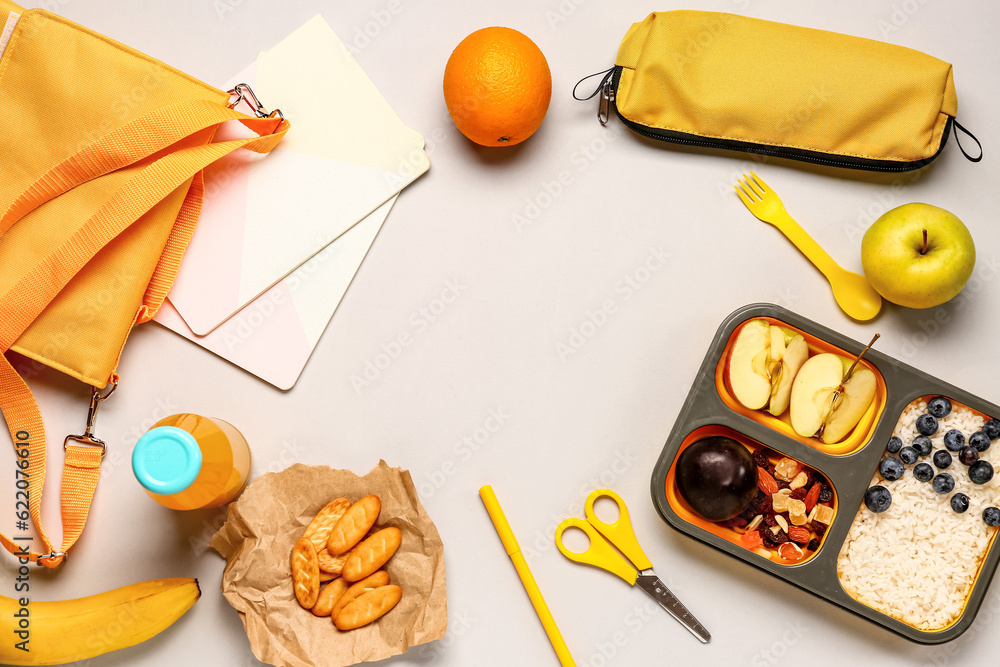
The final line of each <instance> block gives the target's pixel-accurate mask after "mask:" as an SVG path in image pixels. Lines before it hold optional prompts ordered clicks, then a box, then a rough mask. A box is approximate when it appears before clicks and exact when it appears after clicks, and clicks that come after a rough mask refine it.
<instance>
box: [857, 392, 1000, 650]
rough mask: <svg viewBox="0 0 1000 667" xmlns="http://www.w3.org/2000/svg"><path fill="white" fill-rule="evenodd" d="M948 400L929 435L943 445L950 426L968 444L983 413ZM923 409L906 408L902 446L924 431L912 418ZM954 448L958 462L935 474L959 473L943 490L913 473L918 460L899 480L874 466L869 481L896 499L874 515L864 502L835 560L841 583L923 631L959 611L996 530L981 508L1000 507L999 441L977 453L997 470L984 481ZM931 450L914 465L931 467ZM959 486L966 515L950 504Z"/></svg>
mask: <svg viewBox="0 0 1000 667" xmlns="http://www.w3.org/2000/svg"><path fill="white" fill-rule="evenodd" d="M951 403H952V411H951V413H949V414H948V415H947V416H946V417H944V418H942V419H939V420H938V431H937V433H935V434H934V435H933V436H931V442H932V444H933V445H934V450H933V451H937V450H939V449H945V446H944V434H945V433H947V432H948V431H949V430H950V429H953V428H957V429H959V430H960V431H961V432H962V433H963V434H964V435H965V440H966V443H968V441H969V436H971V435H972V434H973V433H975V432H976V431H978V430H980V429H981V428H982V426H983V418H982V417H981V416H979V415H977V414H975V413H973V412H972V411H971V410H969V409H968V408H966V407H965V406H962V405H960V404H958V403H956V402H955V401H952V402H951ZM926 411H927V402H926V401H925V400H923V399H918V400H916V401H914V402H913V403H911V404H910V405H908V406H907V407H906V409H905V410H904V411H903V415H902V416H901V417H900V418H899V422H898V423H897V424H896V428H895V430H894V431H893V435H895V436H897V437H898V438H900V439H901V440H902V441H903V446H904V447H905V446H907V445H909V444H910V443H912V442H913V439H914V438H915V437H917V436H918V435H920V433H919V432H918V431H917V429H916V425H915V422H916V420H917V417H919V416H920V415H922V414H924V413H925V412H926ZM878 444H879V443H873V444H872V446H878ZM951 454H952V457H953V461H952V464H951V466H949V467H948V468H947V469H946V470H944V471H939V470H938V469H937V467H934V473H935V474H937V473H938V472H948V473H951V475H952V477H954V478H955V489H954V490H953V491H952V492H951V493H946V494H938V493H936V492H935V491H934V489H933V488H932V487H931V484H930V482H918V481H917V480H916V478H914V477H913V467H914V466H915V465H916V464H913V465H908V466H906V472H905V473H904V474H903V477H902V478H900V479H898V480H896V481H894V482H887V481H884V480H882V478H881V476H880V475H879V474H878V471H876V473H875V476H874V477H873V478H872V481H871V484H881V485H882V486H884V487H886V488H887V489H889V491H890V493H892V505H891V506H890V507H889V509H888V510H886V511H885V512H883V513H881V514H876V513H874V512H871V511H870V510H868V508H866V507H865V506H864V504H862V505H861V508H860V509H859V511H858V514H857V516H856V517H855V518H854V523H853V524H852V526H851V530H850V533H848V536H847V540H846V542H845V543H844V546H843V549H842V550H841V552H840V556H839V558H838V560H837V573H838V576H839V577H840V583H841V584H842V585H843V587H844V590H846V591H847V593H848V594H850V595H851V596H852V597H854V598H855V599H856V600H858V601H859V602H861V603H863V604H866V605H868V606H870V607H873V608H874V609H876V610H878V611H880V612H882V613H884V614H887V615H889V616H892V617H894V618H896V619H899V620H901V621H903V622H904V623H908V624H909V625H912V626H913V627H915V628H917V629H919V630H926V631H935V630H942V629H944V628H946V627H948V626H949V625H951V624H952V623H953V622H955V621H956V620H957V619H958V618H959V617H960V616H961V615H962V612H963V610H964V609H965V602H966V599H967V597H968V594H969V591H970V590H971V589H972V586H973V584H974V583H975V579H976V575H977V573H978V572H979V566H980V564H981V563H982V561H983V559H984V558H985V556H986V553H987V551H988V550H989V547H990V544H991V539H992V538H993V537H994V536H995V535H996V533H997V529H996V528H991V527H989V526H987V525H986V523H985V522H984V521H983V517H982V513H983V509H985V508H986V507H990V506H994V507H996V506H1000V441H996V442H994V443H993V445H992V446H991V447H990V448H989V449H988V450H986V451H985V452H981V453H980V457H981V458H983V459H986V460H988V461H989V462H990V463H992V464H993V467H994V468H995V469H997V472H998V474H997V475H995V476H994V477H993V479H991V480H990V481H989V482H988V483H986V484H983V485H976V484H973V483H972V482H971V481H969V475H968V472H967V470H968V469H967V468H966V466H964V465H962V463H961V462H960V461H959V460H958V452H951ZM885 456H894V455H891V454H886V455H885ZM932 456H933V452H932V454H931V456H926V457H921V458H920V460H919V461H918V462H917V463H921V462H926V463H930V464H931V465H932V466H933V462H932V461H931V457H932ZM958 492H962V493H964V494H966V495H967V496H969V509H968V510H967V511H966V512H965V513H964V514H957V513H956V512H955V511H954V510H952V509H951V504H950V499H951V496H952V495H954V494H955V493H958Z"/></svg>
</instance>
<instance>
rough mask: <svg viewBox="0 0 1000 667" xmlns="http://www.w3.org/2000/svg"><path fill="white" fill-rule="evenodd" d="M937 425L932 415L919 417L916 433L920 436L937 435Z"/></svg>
mask: <svg viewBox="0 0 1000 667" xmlns="http://www.w3.org/2000/svg"><path fill="white" fill-rule="evenodd" d="M937 430H938V423H937V419H935V418H934V415H920V416H919V417H917V431H919V432H920V433H921V435H934V434H935V433H937Z"/></svg>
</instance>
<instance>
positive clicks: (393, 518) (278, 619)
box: [211, 461, 448, 667]
mask: <svg viewBox="0 0 1000 667" xmlns="http://www.w3.org/2000/svg"><path fill="white" fill-rule="evenodd" d="M369 493H374V494H377V495H378V496H379V497H380V498H381V500H382V511H381V514H380V515H379V519H378V521H377V522H376V524H375V528H376V529H378V528H384V527H387V526H396V527H397V528H399V529H400V530H401V531H402V533H403V540H402V544H401V545H400V547H399V550H398V551H397V552H396V554H395V555H394V556H393V557H392V558H391V559H390V560H389V562H388V563H387V564H386V566H385V568H384V569H385V570H386V571H387V572H388V573H389V577H390V583H393V584H397V585H399V586H400V587H402V589H403V597H402V599H401V600H400V602H399V604H398V605H396V607H395V608H394V609H393V610H392V611H390V612H389V613H388V614H386V615H385V616H383V617H382V618H381V619H379V620H378V621H376V622H375V623H373V624H371V625H368V626H365V627H363V628H358V629H357V630H351V631H349V632H340V631H339V630H337V629H336V628H335V627H334V625H333V622H332V621H331V619H330V618H320V617H316V616H313V614H312V613H311V612H309V611H308V610H306V609H303V608H302V607H300V606H299V604H298V602H297V601H296V599H295V595H294V594H293V592H292V578H291V571H290V569H289V568H290V566H289V557H290V554H291V552H292V546H293V545H294V544H295V541H296V540H297V539H298V538H300V537H301V536H302V534H303V533H304V532H305V529H306V526H307V525H309V522H310V521H311V520H312V518H313V517H314V516H315V515H316V513H317V512H318V511H319V510H320V509H321V508H322V507H323V506H324V505H325V504H326V503H328V502H329V501H331V500H333V499H334V498H337V497H340V496H346V497H347V498H348V499H350V500H351V501H352V502H353V501H355V500H358V499H359V498H361V497H363V496H365V495H367V494H369ZM211 545H212V548H214V549H215V550H216V551H218V552H219V553H220V554H222V556H223V557H225V558H226V560H227V563H226V568H225V570H224V572H223V575H222V592H223V595H224V596H225V597H226V599H227V600H228V601H229V603H230V604H231V605H232V606H233V608H234V609H236V611H237V612H238V613H239V615H240V619H241V620H242V621H243V626H244V628H245V629H246V633H247V637H248V638H249V640H250V648H251V650H252V651H253V654H254V655H255V656H256V657H257V659H259V660H261V661H263V662H267V663H269V664H272V665H277V666H279V667H285V666H287V667H343V666H344V665H353V664H355V663H359V662H369V661H373V660H382V659H385V658H388V657H390V656H393V655H398V654H400V653H404V652H406V650H407V649H408V648H409V647H412V646H417V645H418V644H423V643H425V642H429V641H433V640H435V639H440V638H441V637H443V636H444V634H445V631H446V630H447V623H448V609H447V591H446V586H445V570H444V545H443V544H442V542H441V537H440V535H439V534H438V532H437V529H436V528H435V527H434V523H433V522H432V521H431V520H430V517H428V516H427V513H426V512H425V511H424V509H423V506H421V504H420V501H419V499H418V498H417V492H416V489H415V488H414V486H413V480H412V479H411V478H410V473H409V472H407V471H405V470H402V469H401V468H391V467H389V466H388V465H387V464H386V462H385V461H380V462H379V464H378V465H377V466H375V467H374V468H373V469H372V470H371V471H370V472H369V473H368V474H367V475H365V476H364V477H359V476H357V475H355V474H354V473H352V472H350V471H348V470H334V469H333V468H329V467H327V466H306V465H302V464H296V465H293V466H292V467H290V468H288V469H286V470H283V471H282V472H278V473H268V474H265V475H262V476H260V477H258V478H257V479H255V480H254V481H253V482H252V483H251V484H250V486H249V487H247V489H246V490H245V491H244V492H243V494H242V495H241V496H240V498H239V499H238V500H237V501H236V502H234V503H232V504H230V506H229V514H228V517H227V519H226V523H225V524H224V525H223V526H222V528H221V529H219V532H218V533H216V534H215V536H214V537H213V538H212V542H211Z"/></svg>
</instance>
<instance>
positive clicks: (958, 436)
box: [944, 428, 965, 452]
mask: <svg viewBox="0 0 1000 667" xmlns="http://www.w3.org/2000/svg"><path fill="white" fill-rule="evenodd" d="M944 446H945V447H947V448H948V449H950V450H951V451H953V452H959V451H961V450H962V447H965V436H964V435H962V432H961V431H959V430H958V429H957V428H953V429H951V430H950V431H948V432H947V433H945V434H944Z"/></svg>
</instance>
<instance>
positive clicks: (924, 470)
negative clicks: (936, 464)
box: [913, 463, 934, 482]
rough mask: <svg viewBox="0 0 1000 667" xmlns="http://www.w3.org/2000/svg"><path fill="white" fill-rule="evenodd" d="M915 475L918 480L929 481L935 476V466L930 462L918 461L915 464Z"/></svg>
mask: <svg viewBox="0 0 1000 667" xmlns="http://www.w3.org/2000/svg"><path fill="white" fill-rule="evenodd" d="M913 477H914V478H915V479H916V480H917V481H918V482H929V481H931V478H932V477H934V468H932V467H931V464H930V463H918V464H917V465H915V466H913Z"/></svg>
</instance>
